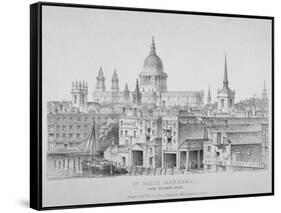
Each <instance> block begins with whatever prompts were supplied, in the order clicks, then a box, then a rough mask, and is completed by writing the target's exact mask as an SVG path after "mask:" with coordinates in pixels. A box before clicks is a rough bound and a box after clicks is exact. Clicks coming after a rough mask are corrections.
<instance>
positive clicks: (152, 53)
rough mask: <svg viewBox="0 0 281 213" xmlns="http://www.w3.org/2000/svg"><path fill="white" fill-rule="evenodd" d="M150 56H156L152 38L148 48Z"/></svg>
mask: <svg viewBox="0 0 281 213" xmlns="http://www.w3.org/2000/svg"><path fill="white" fill-rule="evenodd" d="M150 55H156V48H155V43H154V36H152V43H151V46H150Z"/></svg>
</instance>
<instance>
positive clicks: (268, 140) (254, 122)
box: [30, 2, 274, 210]
mask: <svg viewBox="0 0 281 213" xmlns="http://www.w3.org/2000/svg"><path fill="white" fill-rule="evenodd" d="M30 12H31V13H30V72H31V73H30V97H31V98H30V100H31V103H30V116H31V117H30V206H31V207H32V208H34V209H38V210H41V209H55V208H74V207H95V206H108V205H124V204H126V205H127V204H140V203H154V202H171V201H188V200H203V199H217V198H234V197H249V196H264V195H273V194H274V134H273V131H274V108H273V107H274V104H273V103H274V90H273V88H274V81H273V79H274V18H273V17H267V16H256V15H237V14H218V13H203V12H186V11H171V10H156V9H143V8H124V7H109V6H93V5H80V4H62V3H45V2H43V3H42V2H41V3H36V4H32V5H31V6H30Z"/></svg>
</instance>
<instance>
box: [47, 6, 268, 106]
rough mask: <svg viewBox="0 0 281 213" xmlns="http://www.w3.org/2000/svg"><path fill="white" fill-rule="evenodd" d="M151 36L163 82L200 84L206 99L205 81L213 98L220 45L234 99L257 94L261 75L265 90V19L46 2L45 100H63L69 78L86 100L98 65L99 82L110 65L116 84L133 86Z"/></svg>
mask: <svg viewBox="0 0 281 213" xmlns="http://www.w3.org/2000/svg"><path fill="white" fill-rule="evenodd" d="M152 36H154V37H155V45H156V52H157V54H158V55H159V57H160V58H161V59H162V61H163V65H164V71H165V72H166V73H167V74H168V80H167V85H168V90H170V91H196V90H203V91H204V102H205V103H206V98H207V93H208V87H209V86H210V89H211V96H212V102H214V101H216V96H217V90H218V89H220V88H222V85H223V72H224V56H225V53H226V54H227V63H228V79H229V86H230V88H231V89H233V90H235V93H236V100H235V101H236V102H237V101H239V100H241V99H245V98H251V97H253V96H254V95H256V96H257V97H260V96H261V93H262V89H263V85H264V81H266V87H267V90H268V93H269V95H270V88H271V84H270V82H271V25H270V21H267V20H255V19H239V18H228V17H213V16H198V15H196V16H195V15H178V14H160V13H144V12H129V11H111V10H96V9H80V8H63V7H54V8H49V9H48V10H44V9H43V79H44V81H43V86H46V88H47V90H46V93H47V94H46V100H70V99H71V94H70V90H71V83H72V81H75V80H84V81H86V82H87V83H88V86H89V93H88V100H89V101H92V93H93V91H94V88H95V84H96V77H97V75H98V71H99V67H100V66H102V68H103V71H104V74H105V77H106V89H107V90H110V87H111V78H112V75H113V72H114V69H116V70H117V74H118V77H119V87H120V90H123V89H124V87H125V84H126V83H128V85H129V89H130V90H131V91H133V90H134V89H135V82H136V79H137V78H138V75H139V73H140V71H141V70H142V66H143V62H144V59H145V57H146V56H147V55H148V54H149V50H150V44H151V38H152ZM47 44H48V45H47ZM61 79H64V80H63V81H61Z"/></svg>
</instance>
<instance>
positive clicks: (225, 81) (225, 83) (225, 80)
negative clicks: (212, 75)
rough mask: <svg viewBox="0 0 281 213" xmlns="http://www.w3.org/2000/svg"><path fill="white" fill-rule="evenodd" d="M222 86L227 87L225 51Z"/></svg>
mask: <svg viewBox="0 0 281 213" xmlns="http://www.w3.org/2000/svg"><path fill="white" fill-rule="evenodd" d="M223 87H224V88H228V77H227V59H226V53H225V56H224V76H223Z"/></svg>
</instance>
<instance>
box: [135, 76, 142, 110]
mask: <svg viewBox="0 0 281 213" xmlns="http://www.w3.org/2000/svg"><path fill="white" fill-rule="evenodd" d="M134 103H135V104H137V105H140V104H141V93H140V88H139V80H138V79H137V82H136V89H135V92H134Z"/></svg>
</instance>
